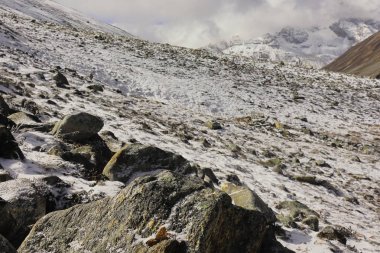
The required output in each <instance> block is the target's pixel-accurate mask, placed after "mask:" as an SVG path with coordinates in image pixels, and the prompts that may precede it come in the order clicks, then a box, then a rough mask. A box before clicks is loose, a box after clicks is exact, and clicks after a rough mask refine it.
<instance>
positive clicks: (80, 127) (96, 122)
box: [52, 112, 104, 141]
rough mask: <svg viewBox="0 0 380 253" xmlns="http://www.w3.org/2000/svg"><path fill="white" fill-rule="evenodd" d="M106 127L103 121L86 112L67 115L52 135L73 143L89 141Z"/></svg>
mask: <svg viewBox="0 0 380 253" xmlns="http://www.w3.org/2000/svg"><path fill="white" fill-rule="evenodd" d="M103 126H104V123H103V120H102V119H101V118H99V117H97V116H93V115H91V114H88V113H86V112H79V113H74V114H71V115H67V116H66V117H64V118H63V119H62V120H61V121H59V122H57V124H56V125H55V126H54V128H53V130H52V134H54V135H56V136H58V137H61V138H63V139H68V140H72V141H82V140H87V139H89V138H91V137H93V136H95V135H96V134H97V133H98V132H99V131H100V130H101V129H102V128H103Z"/></svg>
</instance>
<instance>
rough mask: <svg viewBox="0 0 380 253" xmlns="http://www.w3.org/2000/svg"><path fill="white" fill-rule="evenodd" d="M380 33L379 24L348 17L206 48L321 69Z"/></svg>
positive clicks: (237, 38)
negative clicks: (323, 24) (330, 22)
mask: <svg viewBox="0 0 380 253" xmlns="http://www.w3.org/2000/svg"><path fill="white" fill-rule="evenodd" d="M378 31H380V22H379V21H376V20H365V19H355V18H347V19H341V20H338V21H337V22H334V23H332V24H331V25H329V26H326V27H323V26H318V25H316V26H313V27H310V28H297V27H285V28H283V29H281V31H279V32H277V33H268V34H265V35H264V36H262V37H260V38H255V39H250V40H242V39H240V38H239V37H235V38H233V39H232V40H230V41H222V42H219V43H217V44H212V45H209V46H208V47H207V48H208V49H210V50H212V51H214V52H220V53H224V54H228V55H234V56H246V57H251V58H253V59H266V60H270V61H275V62H281V61H283V62H287V63H291V64H294V65H300V66H307V67H310V66H311V67H316V68H321V67H323V66H325V65H327V64H329V63H331V62H332V61H333V60H335V59H336V58H338V57H339V56H340V55H342V54H343V53H344V52H346V51H347V50H348V49H350V48H351V47H352V46H354V45H356V44H357V43H359V42H361V41H363V40H365V39H366V38H368V37H369V36H371V35H372V34H374V33H376V32H378Z"/></svg>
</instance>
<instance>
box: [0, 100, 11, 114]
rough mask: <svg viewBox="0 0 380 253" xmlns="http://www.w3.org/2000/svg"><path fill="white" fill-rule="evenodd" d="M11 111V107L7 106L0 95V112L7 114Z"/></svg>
mask: <svg viewBox="0 0 380 253" xmlns="http://www.w3.org/2000/svg"><path fill="white" fill-rule="evenodd" d="M10 112H11V109H10V108H9V106H8V104H7V103H6V102H5V100H4V98H3V97H2V96H1V95H0V114H3V115H4V116H8V115H9V113H10Z"/></svg>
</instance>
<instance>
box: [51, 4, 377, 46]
mask: <svg viewBox="0 0 380 253" xmlns="http://www.w3.org/2000/svg"><path fill="white" fill-rule="evenodd" d="M56 1H58V2H60V3H61V4H63V5H66V6H69V7H72V8H75V9H77V10H80V11H81V12H84V13H86V14H88V15H90V16H92V17H95V18H97V19H100V20H104V21H107V22H110V23H112V24H115V25H117V26H119V27H121V28H123V29H125V30H127V31H128V32H131V33H133V34H135V35H137V36H139V37H141V38H145V39H148V40H151V41H157V42H163V43H170V44H174V45H181V46H187V47H201V46H204V45H207V44H208V43H212V42H216V41H220V40H223V39H229V38H231V37H232V36H234V35H239V36H241V37H242V38H245V39H248V38H253V37H257V36H260V35H262V34H264V33H267V32H273V31H277V30H279V29H280V28H282V27H284V26H286V25H295V26H300V27H302V26H311V25H327V24H330V23H331V22H333V21H335V20H337V19H339V18H344V17H355V18H375V19H376V18H377V17H378V14H379V13H378V11H379V10H380V1H379V0H360V1H358V0H318V1H316V0H233V1H232V0H207V1H204V0H191V1H189V0H128V1H125V0H107V1H104V0H56Z"/></svg>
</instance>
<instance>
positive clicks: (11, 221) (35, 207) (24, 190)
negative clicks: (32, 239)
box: [0, 179, 47, 246]
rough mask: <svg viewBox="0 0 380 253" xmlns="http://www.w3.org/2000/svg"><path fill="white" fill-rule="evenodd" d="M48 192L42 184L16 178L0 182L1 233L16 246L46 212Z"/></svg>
mask: <svg viewBox="0 0 380 253" xmlns="http://www.w3.org/2000/svg"><path fill="white" fill-rule="evenodd" d="M46 196H47V192H46V190H45V189H44V187H43V186H42V185H41V184H38V183H35V182H32V181H30V180H28V179H15V180H11V181H7V182H3V183H1V184H0V217H1V219H0V234H2V235H3V236H4V237H5V238H7V240H8V241H10V242H11V243H12V244H13V245H14V246H18V245H20V244H21V242H22V241H23V240H24V238H25V237H26V235H27V234H28V233H29V231H30V226H31V225H33V224H34V223H35V222H36V221H37V220H38V219H39V218H41V217H42V216H44V215H45V214H46V204H47V201H46Z"/></svg>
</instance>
